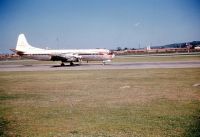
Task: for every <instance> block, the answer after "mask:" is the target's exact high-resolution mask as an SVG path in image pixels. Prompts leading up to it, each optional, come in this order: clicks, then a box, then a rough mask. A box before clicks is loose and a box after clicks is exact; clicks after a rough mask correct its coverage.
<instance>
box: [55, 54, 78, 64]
mask: <svg viewBox="0 0 200 137" xmlns="http://www.w3.org/2000/svg"><path fill="white" fill-rule="evenodd" d="M81 58H82V57H81V56H79V55H78V54H74V53H61V54H52V55H51V60H53V61H62V62H79V60H80V59H81Z"/></svg>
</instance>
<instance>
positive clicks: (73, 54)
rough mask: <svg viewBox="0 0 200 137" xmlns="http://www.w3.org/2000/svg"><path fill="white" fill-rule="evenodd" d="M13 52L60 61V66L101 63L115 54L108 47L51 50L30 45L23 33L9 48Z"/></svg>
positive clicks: (40, 58) (33, 57)
mask: <svg viewBox="0 0 200 137" xmlns="http://www.w3.org/2000/svg"><path fill="white" fill-rule="evenodd" d="M11 50H12V51H13V52H15V53H16V54H18V55H19V56H22V57H24V58H28V59H35V60H41V61H61V66H65V64H64V63H70V66H72V65H74V62H79V63H81V61H87V62H88V61H102V63H103V65H105V63H106V62H110V61H111V60H112V59H113V58H114V57H115V55H114V54H113V53H112V52H111V51H109V50H108V49H66V50H51V49H42V48H36V47H33V46H31V45H30V44H29V43H28V41H27V40H26V37H25V35H24V34H20V35H19V36H18V40H17V46H16V49H11Z"/></svg>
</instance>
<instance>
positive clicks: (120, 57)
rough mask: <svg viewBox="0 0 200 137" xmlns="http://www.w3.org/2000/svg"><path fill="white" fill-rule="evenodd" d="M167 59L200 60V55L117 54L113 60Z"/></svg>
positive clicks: (153, 60)
mask: <svg viewBox="0 0 200 137" xmlns="http://www.w3.org/2000/svg"><path fill="white" fill-rule="evenodd" d="M166 61H200V55H195V56H181V55H177V56H175V55H174V56H117V57H116V58H115V59H114V60H113V62H166Z"/></svg>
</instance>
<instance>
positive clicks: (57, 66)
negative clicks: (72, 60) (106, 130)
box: [52, 64, 80, 68]
mask: <svg viewBox="0 0 200 137" xmlns="http://www.w3.org/2000/svg"><path fill="white" fill-rule="evenodd" d="M76 66H80V65H79V64H74V65H64V66H61V65H54V66H52V68H60V67H76Z"/></svg>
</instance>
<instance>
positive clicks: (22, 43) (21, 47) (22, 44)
mask: <svg viewBox="0 0 200 137" xmlns="http://www.w3.org/2000/svg"><path fill="white" fill-rule="evenodd" d="M30 48H31V45H30V44H29V43H28V42H27V40H26V37H25V35H24V34H20V35H19V37H18V40H17V46H16V50H17V51H22V52H25V51H27V50H28V49H30Z"/></svg>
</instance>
